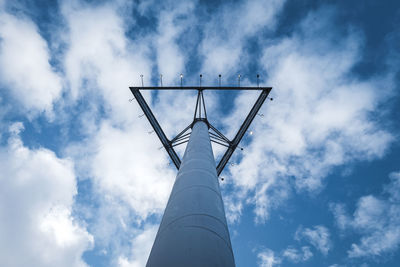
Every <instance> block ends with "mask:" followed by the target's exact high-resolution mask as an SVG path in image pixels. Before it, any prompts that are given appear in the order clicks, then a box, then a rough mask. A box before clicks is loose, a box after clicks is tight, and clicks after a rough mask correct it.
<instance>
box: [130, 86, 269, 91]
mask: <svg viewBox="0 0 400 267" xmlns="http://www.w3.org/2000/svg"><path fill="white" fill-rule="evenodd" d="M129 88H130V89H131V90H132V89H137V90H185V89H186V90H255V91H257V90H271V89H272V87H253V86H251V87H238V86H221V87H218V86H202V87H200V86H164V87H160V86H146V87H129Z"/></svg>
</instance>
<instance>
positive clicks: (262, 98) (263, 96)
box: [217, 88, 272, 176]
mask: <svg viewBox="0 0 400 267" xmlns="http://www.w3.org/2000/svg"><path fill="white" fill-rule="evenodd" d="M271 89H272V88H267V89H263V90H262V92H261V94H260V96H259V97H258V99H257V101H256V103H255V104H254V106H253V107H252V109H251V110H250V113H249V115H247V117H246V119H245V120H244V122H243V124H242V126H240V129H239V131H238V132H237V134H236V136H235V138H233V140H232V141H231V143H230V145H229V148H228V149H227V150H226V152H225V154H224V155H223V156H222V158H221V160H220V162H219V163H218V166H217V175H218V176H219V175H220V174H221V172H222V170H223V169H224V167H225V165H226V164H227V163H228V161H229V159H230V158H231V156H232V154H233V152H234V151H235V149H236V147H237V146H238V145H239V143H240V140H242V138H243V136H244V134H245V133H246V131H247V129H248V128H249V126H250V124H251V122H252V121H253V119H254V117H255V116H256V115H257V113H258V111H259V110H260V108H261V106H262V104H263V103H264V101H265V99H267V97H268V94H269V92H271Z"/></svg>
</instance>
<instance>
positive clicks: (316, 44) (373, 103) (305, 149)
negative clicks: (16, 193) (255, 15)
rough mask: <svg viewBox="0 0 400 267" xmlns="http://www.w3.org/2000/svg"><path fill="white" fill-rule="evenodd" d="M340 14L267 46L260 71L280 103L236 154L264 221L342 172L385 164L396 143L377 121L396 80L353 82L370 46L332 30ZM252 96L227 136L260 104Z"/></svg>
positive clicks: (242, 184)
mask: <svg viewBox="0 0 400 267" xmlns="http://www.w3.org/2000/svg"><path fill="white" fill-rule="evenodd" d="M335 15H336V10H334V9H331V8H321V9H319V10H317V11H313V12H310V13H309V14H308V15H307V16H306V17H305V18H304V20H303V21H302V22H301V23H300V24H299V26H298V28H296V30H295V31H294V32H293V33H292V34H291V35H290V36H288V37H283V38H281V39H279V40H274V42H273V43H272V44H270V45H268V46H265V47H264V50H263V51H264V52H263V58H262V59H261V64H262V65H263V66H264V69H265V71H266V72H267V73H268V83H269V84H270V85H277V86H276V88H274V89H273V91H272V95H273V96H274V97H275V101H274V102H267V103H265V104H264V106H263V108H262V109H261V112H260V113H262V114H263V115H264V116H263V117H262V118H261V117H257V118H256V120H255V121H254V122H253V126H252V130H253V132H254V135H253V136H251V138H250V144H249V146H248V147H246V150H247V153H242V155H239V154H235V156H236V159H234V160H235V161H238V164H237V165H235V166H233V167H231V168H230V172H231V175H232V179H233V181H234V184H235V186H236V187H237V188H238V189H240V190H238V192H239V194H240V197H241V198H244V199H248V198H249V197H252V198H253V200H252V201H251V203H252V204H255V214H256V215H257V221H258V222H263V221H265V220H266V219H268V217H269V213H270V210H271V209H274V208H276V207H278V206H279V205H280V204H281V203H282V201H284V200H285V199H287V198H288V197H289V196H290V194H291V193H292V191H293V189H294V190H295V191H297V192H303V191H306V192H314V193H315V192H316V193H318V192H319V191H320V190H321V189H322V188H323V186H324V178H325V177H326V176H327V175H328V174H329V173H330V172H331V170H332V169H333V168H334V167H335V166H340V165H342V164H345V163H349V162H354V161H360V160H371V159H374V158H379V157H382V156H383V155H384V154H385V151H386V150H387V149H388V147H389V145H390V144H391V142H392V141H393V139H394V138H393V136H392V134H391V133H390V132H388V131H385V130H383V129H382V127H381V126H380V124H379V123H377V122H376V120H371V116H372V112H375V111H376V109H377V107H378V105H380V103H383V102H384V101H385V99H386V97H387V94H382V93H381V92H378V91H377V90H376V88H377V86H378V84H379V86H380V87H382V86H384V87H386V88H388V90H387V92H389V91H390V88H392V86H393V81H392V79H391V75H390V74H389V75H388V76H387V77H370V78H368V79H367V80H361V79H358V78H355V77H354V76H350V75H349V74H350V73H351V72H352V68H353V66H354V65H355V64H356V63H357V62H358V60H359V58H360V49H361V47H362V44H363V41H362V37H360V34H359V33H358V32H355V31H354V30H352V29H347V30H346V31H345V32H346V33H345V34H343V32H340V34H339V33H337V32H335V31H334V30H331V27H330V25H331V21H332V20H333V18H334V16H335ZM316 20H318V23H315V21H316ZM245 93H246V92H245ZM245 93H243V94H242V95H241V96H240V97H238V98H237V99H236V100H235V102H236V105H235V107H236V108H235V112H233V113H232V115H231V116H230V117H229V118H228V119H227V120H226V121H225V125H226V126H227V128H228V129H236V128H237V127H239V125H238V122H236V121H237V119H235V118H237V117H238V116H239V114H241V113H245V112H246V111H245V108H246V105H242V104H243V103H254V98H255V96H253V95H249V94H245ZM374 116H378V117H379V113H377V112H375V113H374ZM231 131H233V130H231ZM293 184H294V187H293V186H292V185H293Z"/></svg>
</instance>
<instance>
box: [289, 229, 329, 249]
mask: <svg viewBox="0 0 400 267" xmlns="http://www.w3.org/2000/svg"><path fill="white" fill-rule="evenodd" d="M295 239H296V240H302V239H304V240H306V241H307V242H309V243H310V244H311V245H313V246H314V247H315V248H316V249H318V250H319V251H320V252H321V253H322V254H324V255H327V254H328V252H329V250H330V249H331V248H332V241H331V239H330V232H329V230H328V228H326V227H325V226H322V225H316V226H314V227H313V228H312V229H310V228H304V229H303V228H302V227H299V229H297V231H296V234H295Z"/></svg>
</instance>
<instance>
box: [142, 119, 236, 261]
mask: <svg viewBox="0 0 400 267" xmlns="http://www.w3.org/2000/svg"><path fill="white" fill-rule="evenodd" d="M146 266H147V267H153V266H157V267H159V266H166V267H169V266H171V267H188V266H191V267H193V266H202V267H203V266H207V267H212V266H220V267H224V266H235V261H234V258H233V252H232V246H231V241H230V237H229V231H228V226H227V223H226V218H225V211H224V204H223V201H222V198H221V192H220V189H219V183H218V178H217V172H216V165H215V160H214V155H213V152H212V148H211V142H210V137H209V133H208V127H207V124H206V123H205V122H204V121H196V122H195V123H194V125H193V128H192V133H191V135H190V139H189V143H188V145H187V147H186V151H185V154H184V156H183V160H182V164H181V166H180V168H179V172H178V175H177V177H176V180H175V184H174V186H173V189H172V192H171V195H170V197H169V200H168V204H167V207H166V208H165V212H164V216H163V218H162V221H161V224H160V228H159V229H158V232H157V236H156V239H155V241H154V244H153V247H152V249H151V252H150V256H149V259H148V261H147V265H146Z"/></svg>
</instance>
